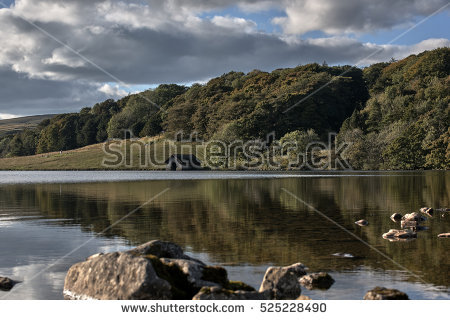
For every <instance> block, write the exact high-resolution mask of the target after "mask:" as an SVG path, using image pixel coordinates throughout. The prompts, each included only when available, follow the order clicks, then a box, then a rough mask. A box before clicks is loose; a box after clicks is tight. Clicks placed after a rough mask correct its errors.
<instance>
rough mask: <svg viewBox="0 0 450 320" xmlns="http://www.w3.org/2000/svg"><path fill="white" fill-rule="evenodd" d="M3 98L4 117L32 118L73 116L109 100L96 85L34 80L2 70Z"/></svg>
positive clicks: (0, 104) (0, 92) (0, 110)
mask: <svg viewBox="0 0 450 320" xmlns="http://www.w3.org/2000/svg"><path fill="white" fill-rule="evenodd" d="M0 97H1V99H0V115H1V114H2V113H3V114H12V115H31V114H48V113H64V112H73V111H77V110H79V109H80V108H82V107H84V106H91V105H92V103H93V102H95V101H102V100H105V99H107V98H108V97H109V96H108V95H106V94H105V93H103V92H100V91H98V85H97V84H93V83H86V82H82V81H70V82H66V81H55V80H44V79H30V78H28V76H27V75H26V74H21V73H17V72H14V71H12V70H4V69H0Z"/></svg>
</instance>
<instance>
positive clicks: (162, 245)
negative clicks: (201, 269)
mask: <svg viewBox="0 0 450 320" xmlns="http://www.w3.org/2000/svg"><path fill="white" fill-rule="evenodd" d="M128 252H129V253H132V254H135V255H140V256H145V255H148V254H151V255H153V256H157V257H158V258H169V259H184V260H195V259H192V258H191V257H189V256H187V255H185V254H184V252H183V249H182V248H181V247H180V246H179V245H177V244H175V243H172V242H168V241H161V240H152V241H150V242H147V243H144V244H141V245H140V246H138V247H136V248H134V249H131V250H129V251H128ZM195 261H197V262H199V263H202V264H203V262H201V261H198V260H195Z"/></svg>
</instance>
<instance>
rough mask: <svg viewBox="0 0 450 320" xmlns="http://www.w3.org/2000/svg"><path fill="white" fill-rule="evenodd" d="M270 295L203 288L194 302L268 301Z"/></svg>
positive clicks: (266, 293) (219, 288)
mask: <svg viewBox="0 0 450 320" xmlns="http://www.w3.org/2000/svg"><path fill="white" fill-rule="evenodd" d="M268 299H270V293H269V292H268V291H266V292H257V291H243V290H237V291H232V290H228V289H224V288H221V287H203V288H202V289H201V290H200V291H199V292H198V293H197V294H196V295H195V296H194V297H193V298H192V300H268Z"/></svg>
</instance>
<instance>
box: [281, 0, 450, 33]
mask: <svg viewBox="0 0 450 320" xmlns="http://www.w3.org/2000/svg"><path fill="white" fill-rule="evenodd" d="M283 4H284V10H285V12H286V16H285V17H277V18H274V19H273V22H274V23H275V24H278V25H280V26H281V27H282V28H283V30H284V32H285V33H287V34H304V33H306V32H308V31H316V30H319V31H323V32H325V33H328V34H341V33H362V32H372V31H375V30H379V29H390V28H393V27H396V26H399V25H405V23H411V22H413V21H414V20H415V18H417V17H418V16H428V15H430V14H432V13H433V12H435V11H436V10H438V9H440V8H441V7H443V6H444V5H446V4H448V1H447V0H428V1H423V0H377V1H373V0H345V1H336V0H294V1H291V0H285V1H283Z"/></svg>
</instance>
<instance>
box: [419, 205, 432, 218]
mask: <svg viewBox="0 0 450 320" xmlns="http://www.w3.org/2000/svg"><path fill="white" fill-rule="evenodd" d="M419 211H420V213H423V214H426V215H427V216H430V217H432V216H433V213H434V210H433V208H426V207H425V208H421V209H420V210H419Z"/></svg>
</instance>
